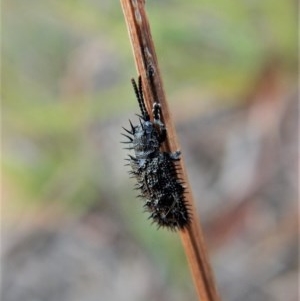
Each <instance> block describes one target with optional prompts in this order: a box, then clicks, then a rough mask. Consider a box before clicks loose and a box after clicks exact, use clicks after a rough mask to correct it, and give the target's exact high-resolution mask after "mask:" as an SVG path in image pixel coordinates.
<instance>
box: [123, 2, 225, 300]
mask: <svg viewBox="0 0 300 301" xmlns="http://www.w3.org/2000/svg"><path fill="white" fill-rule="evenodd" d="M120 1H121V5H122V9H123V13H124V16H125V20H126V24H127V29H128V32H129V36H130V40H131V45H132V48H133V53H134V58H135V63H136V67H137V70H138V73H139V74H140V75H141V76H142V80H143V88H144V90H145V91H144V94H145V102H146V106H147V109H148V111H149V112H151V109H152V105H153V102H159V103H160V105H161V109H162V118H163V122H164V124H165V126H166V128H167V131H168V135H167V136H168V137H167V142H166V143H165V145H166V147H165V150H166V151H174V150H177V149H179V144H178V141H177V137H176V133H175V128H174V125H173V122H172V118H171V115H170V111H169V109H168V105H167V102H166V98H165V93H164V90H163V85H162V80H161V77H160V71H159V67H158V63H157V58H156V53H155V49H154V44H153V41H152V37H151V32H150V27H149V23H148V19H147V16H146V13H145V9H144V4H145V2H144V1H143V0H120ZM149 68H150V69H151V70H152V71H153V74H154V75H153V78H154V79H153V81H154V82H151V81H150V80H149V76H148V74H149V73H148V72H149ZM153 91H154V92H153ZM180 168H181V174H182V179H183V181H184V182H185V183H186V186H187V194H186V200H187V205H188V208H189V210H190V213H191V222H190V224H189V226H188V227H187V228H185V229H183V230H181V231H180V236H181V240H182V244H183V246H184V249H185V253H186V256H187V258H188V262H189V265H190V269H191V271H192V276H193V279H194V284H195V287H196V290H197V293H198V296H199V300H201V301H218V300H219V297H218V294H217V291H216V287H215V282H214V278H213V274H212V271H211V268H210V264H209V260H208V255H207V251H206V247H205V243H204V238H203V234H202V230H201V227H200V223H199V220H198V218H197V217H198V215H197V213H196V210H195V206H194V200H193V196H192V193H191V189H190V186H189V182H188V179H187V174H186V171H185V168H184V164H183V159H181V160H180Z"/></svg>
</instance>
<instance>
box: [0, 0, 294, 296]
mask: <svg viewBox="0 0 300 301" xmlns="http://www.w3.org/2000/svg"><path fill="white" fill-rule="evenodd" d="M146 6H147V11H148V16H149V20H150V24H151V28H152V34H153V38H154V41H155V45H156V50H157V56H158V60H159V63H160V68H161V71H162V75H163V80H164V83H165V88H166V89H165V90H166V93H167V96H168V100H169V102H170V104H171V106H170V107H171V110H172V112H174V121H175V124H176V126H177V127H178V133H179V138H180V141H181V144H182V148H183V149H182V150H183V157H184V159H185V162H186V163H187V169H188V173H189V176H190V180H191V185H192V188H193V190H194V191H193V192H194V194H195V196H196V201H197V206H198V205H199V208H200V210H199V212H200V216H201V221H202V224H203V225H204V229H205V234H206V235H207V241H208V248H209V251H210V254H211V258H212V262H213V264H214V269H215V273H216V276H217V280H218V284H219V286H220V291H221V292H222V299H223V300H231V301H234V300H244V301H253V300H255V301H258V300H259V301H260V300H263V301H269V300H270V301H271V300H272V301H274V300H275V301H282V300H285V301H287V300H296V298H293V297H294V296H295V289H294V287H295V279H296V278H297V277H296V276H295V274H296V272H295V269H296V268H295V266H296V264H295V262H296V261H297V260H296V259H295V258H296V257H297V256H295V254H296V253H297V252H296V251H297V250H296V249H297V247H296V246H295V244H296V239H295V237H296V235H295V234H296V230H295V227H294V226H295V224H296V222H295V221H296V219H295V216H294V215H295V212H296V210H295V205H294V203H293V201H294V200H295V198H296V197H295V194H296V193H295V191H297V188H296V186H297V185H295V178H296V173H295V171H294V166H295V165H296V164H295V162H296V161H297V158H298V155H296V148H297V147H295V144H297V143H296V141H297V138H296V137H297V134H296V131H297V129H296V128H297V118H298V116H296V115H297V105H296V102H295V98H296V94H297V93H295V87H296V77H297V55H298V53H297V12H298V10H297V1H295V0H284V1H275V0H209V1H208V0H190V1H182V0H165V1H163V0H147V1H146ZM2 9H3V14H2V18H3V22H2V24H3V29H2V116H1V117H2V124H3V128H2V133H3V139H2V142H3V144H2V153H3V156H2V158H3V164H2V167H3V168H2V172H3V177H2V180H3V185H2V189H3V192H2V194H3V209H4V210H3V211H4V213H5V215H4V222H5V226H4V227H5V231H4V233H5V235H4V236H5V243H4V245H5V246H4V262H5V267H4V270H5V275H4V277H3V279H4V281H3V288H4V289H3V291H4V292H5V293H4V294H3V300H5V301H19V300H22V301H31V300H50V301H57V300H63V301H77V300H78V301H82V300H91V301H94V300H130V301H135V300H160V301H164V300H174V301H176V300H192V299H196V297H195V296H194V291H193V288H192V282H191V280H190V278H189V276H188V275H189V272H188V270H187V265H186V262H185V260H184V255H183V253H182V250H181V248H180V245H179V241H178V240H177V238H178V237H177V236H176V235H173V236H172V235H171V234H170V233H169V232H167V231H163V230H162V231H157V232H156V230H155V227H154V228H153V227H150V225H149V223H148V222H146V221H145V219H146V214H142V213H141V211H142V209H141V204H140V202H139V201H137V200H136V198H135V196H134V192H133V191H132V187H133V183H132V182H130V181H129V179H128V175H127V173H126V171H127V169H126V168H125V167H123V164H124V161H123V158H124V157H125V156H126V151H124V150H122V149H121V147H122V146H121V145H120V143H119V141H120V140H122V138H121V136H120V131H121V126H125V127H126V123H127V122H128V118H134V117H133V116H134V113H138V112H137V104H136V100H135V98H134V93H133V91H132V88H131V87H130V78H131V77H133V76H136V71H135V68H134V61H133V58H132V52H131V46H130V43H129V39H128V34H127V30H126V26H125V21H124V18H123V15H122V11H121V7H120V4H119V1H113V0H51V1H49V0H48V1H47V0H26V1H24V0H4V1H3V4H2ZM69 218H70V219H69ZM70 220H71V221H70ZM28 225H29V226H28ZM1 300H2V298H1Z"/></svg>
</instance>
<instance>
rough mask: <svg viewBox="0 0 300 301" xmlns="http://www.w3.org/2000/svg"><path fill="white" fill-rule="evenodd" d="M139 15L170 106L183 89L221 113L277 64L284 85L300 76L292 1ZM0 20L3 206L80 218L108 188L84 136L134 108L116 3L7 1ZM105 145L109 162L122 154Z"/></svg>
mask: <svg viewBox="0 0 300 301" xmlns="http://www.w3.org/2000/svg"><path fill="white" fill-rule="evenodd" d="M147 7H148V12H149V18H150V22H151V26H152V30H153V36H154V40H155V43H156V46H157V52H158V58H159V61H160V63H161V68H162V71H163V75H164V78H165V82H166V86H167V91H170V92H169V95H170V99H172V98H173V97H174V98H175V99H176V93H179V91H184V90H185V89H191V92H190V93H191V94H192V95H191V96H190V97H191V98H197V95H200V94H201V93H202V91H208V92H209V93H211V94H212V95H215V96H216V97H217V98H218V99H219V100H220V105H222V106H223V105H224V104H226V103H227V104H228V105H230V104H231V103H232V102H233V103H238V99H241V100H242V98H239V97H240V96H241V95H243V93H245V91H247V89H249V88H250V87H251V85H252V83H253V81H254V80H255V78H256V75H257V74H258V73H259V71H260V69H261V67H262V65H264V63H265V62H266V61H267V60H268V59H269V58H270V57H273V56H274V57H276V58H279V60H280V62H281V64H282V66H283V72H285V73H286V74H288V77H289V78H293V77H294V76H295V74H296V71H297V70H296V62H297V51H296V35H297V24H296V22H297V16H296V14H297V9H296V1H273V0H263V1H261V0H260V1H250V0H245V1H229V2H228V1H225V0H215V1H205V0H201V1H199V0H194V1H189V2H188V3H187V2H184V1H179V0H177V1H162V0H159V1H154V0H152V1H150V0H149V1H147ZM3 11H4V14H3V46H2V54H3V66H2V71H3V79H2V99H3V101H2V119H3V125H4V126H3V135H4V139H3V153H4V154H3V159H4V160H3V161H4V162H3V171H4V189H6V190H8V195H9V196H10V197H11V198H12V199H11V200H7V202H10V203H14V202H17V203H20V204H28V205H29V204H37V203H41V202H46V203H48V202H50V201H51V202H59V203H65V204H69V205H70V206H69V205H68V208H69V209H71V210H73V209H76V208H77V209H79V210H83V209H84V210H86V209H88V208H90V207H91V206H93V205H95V204H97V203H98V202H99V197H98V196H99V191H101V189H104V188H105V190H108V189H109V188H108V187H107V185H108V184H109V183H108V182H107V181H106V180H105V177H107V172H109V171H108V170H107V168H106V167H107V166H106V165H105V164H104V162H103V161H101V157H100V156H99V154H98V152H99V153H101V145H97V146H95V145H94V144H93V142H92V141H91V140H90V139H91V135H90V134H89V133H90V131H91V129H92V128H93V127H94V126H95V125H100V127H102V125H103V124H105V122H109V120H112V119H113V118H117V117H118V116H123V115H122V112H123V111H124V110H126V112H127V111H128V112H131V111H134V108H135V107H136V105H135V103H134V98H133V96H132V92H131V90H130V89H131V88H130V84H129V78H130V77H132V76H134V75H135V74H136V73H135V70H134V63H133V59H132V54H131V48H130V44H129V41H128V36H127V31H126V27H125V22H124V19H123V16H122V12H121V8H120V5H119V2H118V1H105V0H101V1H100V0H98V1H95V0H89V1H76V0H67V1H46V0H39V1H37V0H28V1H21V0H7V1H4V2H3ZM191 87H192V88H191ZM220 96H222V97H220ZM181 101H182V100H181ZM184 101H186V103H188V102H189V98H187V100H184ZM199 101H200V100H199ZM125 115H126V116H131V114H125V113H124V116H125ZM124 118H125V117H124ZM118 126H119V124H117V125H116V127H118ZM120 126H121V124H120ZM110 135H112V136H111V137H110V136H107V137H106V138H105V139H110V138H113V141H114V140H116V141H117V140H118V137H117V138H115V135H118V133H117V132H112V133H110ZM101 143H105V141H101ZM101 143H100V144H101ZM112 147H113V149H112V150H111V151H112V153H111V154H112V156H114V155H115V153H114V148H119V144H116V145H112ZM102 159H103V158H102ZM122 172H123V170H122ZM110 185H111V186H110V189H114V188H113V187H114V183H110ZM124 185H125V184H124ZM119 197H120V196H119Z"/></svg>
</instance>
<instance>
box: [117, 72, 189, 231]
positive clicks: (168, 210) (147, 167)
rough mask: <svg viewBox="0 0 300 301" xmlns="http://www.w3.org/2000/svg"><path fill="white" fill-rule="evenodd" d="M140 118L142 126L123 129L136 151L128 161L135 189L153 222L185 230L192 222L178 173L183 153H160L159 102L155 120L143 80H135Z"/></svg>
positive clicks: (163, 131)
mask: <svg viewBox="0 0 300 301" xmlns="http://www.w3.org/2000/svg"><path fill="white" fill-rule="evenodd" d="M131 81H132V85H133V89H134V92H135V94H136V97H137V100H138V103H139V107H140V111H141V116H140V115H138V116H139V121H140V124H139V125H136V126H134V125H132V123H131V121H130V120H129V123H130V127H131V129H130V130H127V129H125V128H123V129H124V130H125V131H126V132H127V133H128V134H129V135H130V136H128V135H126V134H123V135H124V136H125V137H126V138H128V139H129V140H128V141H126V142H123V143H129V144H131V146H130V147H129V148H127V149H131V150H134V154H135V156H132V155H129V158H128V159H127V160H128V161H129V164H128V165H130V166H131V169H132V170H131V171H130V174H131V175H132V177H133V178H135V179H136V181H137V183H136V189H137V190H139V191H140V195H139V197H141V198H142V199H143V200H144V201H145V204H144V207H145V209H146V211H148V212H150V217H149V218H150V219H152V220H153V222H156V223H157V224H158V226H159V227H161V226H162V227H167V228H169V229H171V230H177V229H182V228H184V227H186V226H187V225H188V223H189V221H190V216H189V211H188V208H187V205H186V201H185V198H184V192H185V188H184V186H183V183H182V182H181V181H180V179H179V177H178V173H177V166H176V162H178V161H179V160H180V151H176V152H172V153H168V152H162V151H161V150H160V147H161V144H162V143H163V142H164V141H165V139H166V128H165V126H164V124H163V123H162V121H161V119H160V114H161V108H160V105H159V104H158V103H156V102H155V103H154V105H153V110H152V113H153V121H151V119H150V115H149V113H148V112H147V109H146V106H145V102H144V96H143V89H142V80H141V77H139V79H138V85H137V84H136V82H135V80H134V79H132V80H131Z"/></svg>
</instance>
